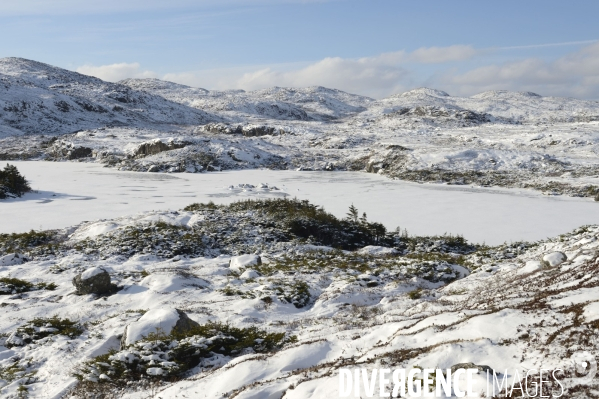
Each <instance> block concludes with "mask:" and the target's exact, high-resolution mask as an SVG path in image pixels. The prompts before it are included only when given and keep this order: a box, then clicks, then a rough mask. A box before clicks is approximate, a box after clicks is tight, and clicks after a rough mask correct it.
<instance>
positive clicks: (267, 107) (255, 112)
mask: <svg viewBox="0 0 599 399" xmlns="http://www.w3.org/2000/svg"><path fill="white" fill-rule="evenodd" d="M120 83H122V84H124V85H127V86H129V87H131V88H133V89H136V90H143V91H146V92H148V93H153V94H157V95H160V96H163V97H164V98H167V99H169V100H171V101H174V102H178V103H181V104H185V105H188V106H190V107H195V108H199V109H205V110H211V111H214V112H219V113H225V114H226V115H228V116H230V117H231V118H232V119H234V120H236V121H240V120H243V118H248V117H258V118H270V119H281V120H330V119H337V118H342V117H345V116H349V115H353V114H356V113H359V112H361V111H364V110H366V107H367V106H368V105H369V104H371V103H373V102H374V100H373V99H370V98H368V97H363V96H358V95H355V94H349V93H345V92H343V91H340V90H334V89H327V88H324V87H309V88H302V89H293V88H281V87H273V88H270V89H264V90H256V91H250V92H246V91H243V90H230V91H217V90H213V91H209V90H205V89H199V88H193V87H189V86H184V85H179V84H176V83H171V82H165V81H161V80H158V79H126V80H123V81H121V82H120Z"/></svg>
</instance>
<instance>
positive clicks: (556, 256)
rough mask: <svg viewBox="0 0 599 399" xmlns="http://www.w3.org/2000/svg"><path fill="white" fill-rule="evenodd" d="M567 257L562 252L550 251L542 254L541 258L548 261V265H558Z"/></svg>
mask: <svg viewBox="0 0 599 399" xmlns="http://www.w3.org/2000/svg"><path fill="white" fill-rule="evenodd" d="M567 259H568V258H567V257H566V255H565V254H564V253H563V252H552V253H550V254H547V255H545V256H543V260H544V261H545V262H547V263H549V266H551V267H553V266H558V265H560V264H562V263H564V262H565V261H566V260H567Z"/></svg>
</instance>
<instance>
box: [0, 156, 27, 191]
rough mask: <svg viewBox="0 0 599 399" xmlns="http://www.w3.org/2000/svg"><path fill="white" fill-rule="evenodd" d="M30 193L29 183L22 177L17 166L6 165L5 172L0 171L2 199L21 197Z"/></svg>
mask: <svg viewBox="0 0 599 399" xmlns="http://www.w3.org/2000/svg"><path fill="white" fill-rule="evenodd" d="M29 191H31V187H30V186H29V182H28V181H27V179H25V177H23V176H21V174H20V173H19V171H18V170H17V167H16V166H14V165H9V164H6V167H5V168H4V170H0V199H4V198H8V197H21V196H22V195H23V194H25V193H27V192H29Z"/></svg>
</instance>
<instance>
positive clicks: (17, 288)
mask: <svg viewBox="0 0 599 399" xmlns="http://www.w3.org/2000/svg"><path fill="white" fill-rule="evenodd" d="M56 287H57V285H56V284H54V283H37V284H33V283H30V282H29V281H25V280H21V279H18V278H10V277H2V278H0V295H11V294H20V293H23V292H29V291H36V290H48V291H54V290H55V289H56Z"/></svg>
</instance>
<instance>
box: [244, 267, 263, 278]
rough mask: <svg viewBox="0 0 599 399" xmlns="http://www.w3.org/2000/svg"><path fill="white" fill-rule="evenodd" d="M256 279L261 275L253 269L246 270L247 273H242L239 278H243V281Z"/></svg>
mask: <svg viewBox="0 0 599 399" xmlns="http://www.w3.org/2000/svg"><path fill="white" fill-rule="evenodd" d="M256 277H260V273H258V272H257V271H255V270H252V269H246V271H244V272H243V273H241V275H240V276H239V278H242V279H248V278H256Z"/></svg>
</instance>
